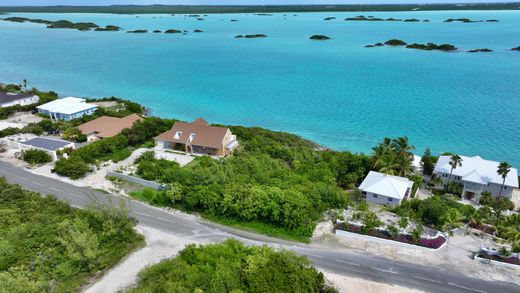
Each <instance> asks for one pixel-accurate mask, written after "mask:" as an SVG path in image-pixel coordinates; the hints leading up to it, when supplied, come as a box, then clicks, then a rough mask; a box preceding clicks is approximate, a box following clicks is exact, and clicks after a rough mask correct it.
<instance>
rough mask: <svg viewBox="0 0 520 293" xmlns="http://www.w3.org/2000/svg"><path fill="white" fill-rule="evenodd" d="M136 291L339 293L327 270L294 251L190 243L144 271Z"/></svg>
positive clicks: (233, 243) (229, 242)
mask: <svg viewBox="0 0 520 293" xmlns="http://www.w3.org/2000/svg"><path fill="white" fill-rule="evenodd" d="M130 292H133V293H137V292H215V293H216V292H266V293H267V292H269V293H270V292H323V293H325V292H331V293H332V292H336V290H335V289H333V288H331V287H328V286H327V285H326V284H325V279H324V277H323V274H322V273H321V272H319V271H317V270H316V269H315V268H313V267H312V265H311V264H310V262H309V261H308V260H307V259H306V258H305V257H301V256H296V255H295V254H294V253H293V252H290V251H286V250H281V251H276V250H275V249H273V248H271V247H268V246H261V247H258V246H245V245H244V244H242V243H240V242H239V241H237V240H234V239H229V240H226V241H225V242H223V243H221V244H210V245H206V246H198V247H197V246H195V245H193V244H192V245H188V246H187V247H186V248H185V249H184V250H182V251H181V252H180V253H179V256H177V257H176V258H174V259H171V260H165V261H162V262H161V263H159V264H156V265H154V266H151V267H149V268H147V269H145V270H144V271H142V272H141V273H140V274H139V283H138V285H137V287H136V288H134V289H131V290H130Z"/></svg>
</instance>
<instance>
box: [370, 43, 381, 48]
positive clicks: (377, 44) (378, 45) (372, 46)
mask: <svg viewBox="0 0 520 293" xmlns="http://www.w3.org/2000/svg"><path fill="white" fill-rule="evenodd" d="M384 45H385V44H383V43H375V44H373V45H366V46H365V48H375V47H383V46H384Z"/></svg>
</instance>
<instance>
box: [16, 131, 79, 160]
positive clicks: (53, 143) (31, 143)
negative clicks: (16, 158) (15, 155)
mask: <svg viewBox="0 0 520 293" xmlns="http://www.w3.org/2000/svg"><path fill="white" fill-rule="evenodd" d="M18 148H19V149H22V150H27V149H39V150H42V151H44V152H46V153H48V154H49V155H50V156H51V157H52V160H53V161H56V160H57V159H58V155H57V152H58V151H60V150H64V149H66V148H70V149H74V148H75V145H74V143H73V142H70V141H66V140H61V139H57V138H50V137H34V138H32V139H29V140H26V141H23V142H21V143H19V144H18Z"/></svg>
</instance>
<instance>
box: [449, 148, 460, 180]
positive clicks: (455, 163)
mask: <svg viewBox="0 0 520 293" xmlns="http://www.w3.org/2000/svg"><path fill="white" fill-rule="evenodd" d="M450 166H451V170H450V177H449V178H448V182H449V181H451V175H452V174H453V170H455V169H456V168H457V167H460V166H462V158H461V157H460V156H459V155H453V156H451V161H450Z"/></svg>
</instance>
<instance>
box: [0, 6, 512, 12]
mask: <svg viewBox="0 0 520 293" xmlns="http://www.w3.org/2000/svg"><path fill="white" fill-rule="evenodd" d="M517 9H518V3H471V4H466V5H460V4H421V5H417V4H391V5H388V4H387V5H385V4H373V5H370V4H368V5H367V4H363V5H356V4H352V5H113V6H47V7H44V6H25V7H24V6H12V7H0V12H46V13H51V12H55V13H67V12H69V13H119V14H143V13H151V14H155V13H176V14H183V13H262V12H263V13H266V12H267V13H269V12H270V13H275V12H280V13H283V12H322V11H360V12H365V11H412V10H414V11H415V10H418V11H431V10H517Z"/></svg>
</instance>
